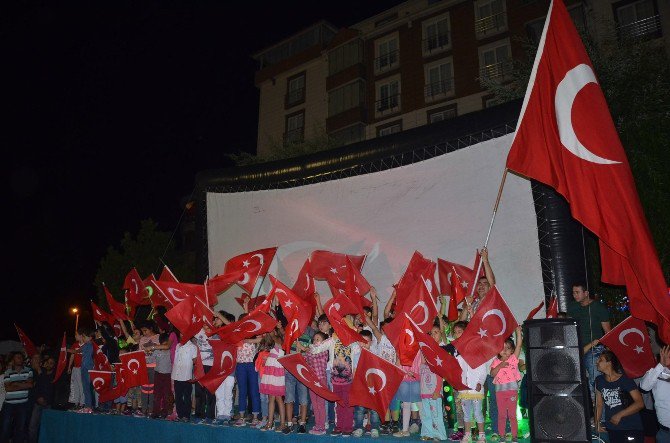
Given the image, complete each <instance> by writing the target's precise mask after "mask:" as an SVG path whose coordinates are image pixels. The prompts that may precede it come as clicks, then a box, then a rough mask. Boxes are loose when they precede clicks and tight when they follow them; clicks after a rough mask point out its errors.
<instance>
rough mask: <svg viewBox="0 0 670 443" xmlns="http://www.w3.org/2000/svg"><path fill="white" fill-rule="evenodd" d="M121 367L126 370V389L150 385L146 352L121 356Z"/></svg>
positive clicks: (128, 353) (135, 352)
mask: <svg viewBox="0 0 670 443" xmlns="http://www.w3.org/2000/svg"><path fill="white" fill-rule="evenodd" d="M120 358H121V365H123V370H124V373H123V375H124V377H123V378H124V380H125V386H126V388H132V387H133V386H141V385H146V384H148V383H149V376H148V374H147V360H146V357H145V354H144V351H134V352H127V353H125V354H121V356H120Z"/></svg>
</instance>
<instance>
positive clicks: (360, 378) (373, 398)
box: [349, 349, 405, 420]
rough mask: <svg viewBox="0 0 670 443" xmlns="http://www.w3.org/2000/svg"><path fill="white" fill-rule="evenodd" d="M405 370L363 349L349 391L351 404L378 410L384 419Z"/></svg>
mask: <svg viewBox="0 0 670 443" xmlns="http://www.w3.org/2000/svg"><path fill="white" fill-rule="evenodd" d="M404 377H405V371H403V370H402V369H400V368H399V367H397V366H396V365H394V364H392V363H389V362H387V361H386V360H384V359H383V358H380V357H377V356H376V355H374V354H373V353H372V352H370V351H368V350H367V349H361V356H360V358H359V359H358V366H357V367H356V372H355V373H354V380H353V382H352V383H351V390H350V391H349V405H355V406H364V407H366V408H368V409H372V410H375V411H377V413H378V414H379V418H380V419H382V420H384V417H385V416H386V410H387V409H388V407H389V405H390V404H391V400H392V399H393V396H394V395H395V393H396V391H397V390H398V387H400V383H402V379H403V378H404Z"/></svg>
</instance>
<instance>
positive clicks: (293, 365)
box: [278, 354, 341, 401]
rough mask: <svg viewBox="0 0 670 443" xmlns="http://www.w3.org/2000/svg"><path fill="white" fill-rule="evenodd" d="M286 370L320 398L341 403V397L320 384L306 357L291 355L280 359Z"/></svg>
mask: <svg viewBox="0 0 670 443" xmlns="http://www.w3.org/2000/svg"><path fill="white" fill-rule="evenodd" d="M278 361H279V363H281V365H282V366H284V368H286V370H287V371H288V372H290V373H291V374H293V376H294V377H295V378H296V379H297V380H298V381H299V382H300V383H302V384H303V385H305V386H307V388H308V389H309V390H310V391H312V392H314V393H315V394H316V395H318V396H319V397H321V398H323V399H326V400H328V401H340V400H341V399H340V397H339V396H338V395H336V394H334V393H333V392H332V391H330V390H329V389H328V386H327V385H326V386H323V385H322V384H321V382H319V378H318V377H317V376H316V374H314V371H312V369H311V368H310V367H309V365H308V364H307V361H306V360H305V357H303V356H302V354H289V355H287V356H285V357H282V358H280V359H278Z"/></svg>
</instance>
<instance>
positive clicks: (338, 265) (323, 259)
mask: <svg viewBox="0 0 670 443" xmlns="http://www.w3.org/2000/svg"><path fill="white" fill-rule="evenodd" d="M347 257H348V258H349V260H351V263H353V264H354V266H355V267H356V268H357V269H358V270H359V271H360V270H361V269H362V268H363V263H364V262H365V257H366V256H365V255H347V254H339V253H337V252H330V251H313V252H312V254H311V255H310V259H309V261H310V270H311V271H312V277H313V278H316V279H319V280H328V274H334V273H338V272H342V271H344V270H345V269H346V266H347ZM333 271H335V272H333Z"/></svg>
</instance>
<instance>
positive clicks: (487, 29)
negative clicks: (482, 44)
mask: <svg viewBox="0 0 670 443" xmlns="http://www.w3.org/2000/svg"><path fill="white" fill-rule="evenodd" d="M505 29H507V13H506V12H504V11H503V12H499V13H497V14H493V15H489V16H488V17H482V18H480V19H479V20H476V21H475V32H476V33H477V35H478V36H482V35H487V34H493V33H495V32H498V31H504V30H505Z"/></svg>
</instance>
